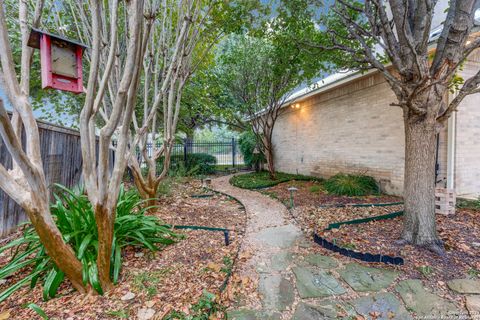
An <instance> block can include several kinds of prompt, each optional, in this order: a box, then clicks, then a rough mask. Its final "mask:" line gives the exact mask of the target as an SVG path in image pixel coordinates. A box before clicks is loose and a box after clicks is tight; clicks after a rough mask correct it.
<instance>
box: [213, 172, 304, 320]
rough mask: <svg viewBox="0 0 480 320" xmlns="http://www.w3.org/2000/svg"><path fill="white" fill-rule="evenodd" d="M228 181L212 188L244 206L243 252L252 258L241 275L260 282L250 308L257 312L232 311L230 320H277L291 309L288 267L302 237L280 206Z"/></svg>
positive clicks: (292, 287) (219, 181) (292, 295)
mask: <svg viewBox="0 0 480 320" xmlns="http://www.w3.org/2000/svg"><path fill="white" fill-rule="evenodd" d="M230 178H231V176H225V177H220V178H216V179H213V180H212V188H213V189H215V190H217V191H221V192H224V193H227V194H229V195H231V196H233V197H235V198H237V199H238V200H239V201H241V202H242V204H243V205H244V206H245V209H246V212H247V217H248V219H247V226H246V232H245V235H244V238H243V242H242V251H244V252H249V253H252V254H253V255H252V256H251V257H250V258H249V259H248V261H247V262H246V263H244V264H242V270H240V273H242V276H249V277H253V278H257V279H258V280H259V283H258V294H259V297H260V299H261V301H260V302H259V303H258V304H257V305H254V306H253V307H254V309H258V310H255V311H254V310H250V308H249V310H239V311H234V312H231V314H232V318H234V319H245V320H249V319H276V318H278V319H280V318H281V315H282V314H283V313H288V312H289V311H288V310H290V309H293V304H294V301H295V285H294V284H293V283H292V282H291V281H290V280H289V279H293V278H294V277H293V274H292V272H291V270H290V269H288V267H289V265H290V264H291V263H292V259H293V250H294V248H295V247H296V243H297V242H298V241H300V240H301V239H302V237H303V234H302V232H301V230H300V228H298V227H297V226H295V225H294V224H292V223H291V222H290V220H289V219H288V210H287V208H286V207H285V206H284V205H283V204H281V203H280V202H278V201H276V200H275V199H272V198H270V197H267V196H265V195H262V194H261V193H259V192H256V191H250V190H245V189H240V188H237V187H234V186H232V185H230V183H229V180H230ZM286 317H288V316H287V315H286ZM283 318H285V316H284V317H283Z"/></svg>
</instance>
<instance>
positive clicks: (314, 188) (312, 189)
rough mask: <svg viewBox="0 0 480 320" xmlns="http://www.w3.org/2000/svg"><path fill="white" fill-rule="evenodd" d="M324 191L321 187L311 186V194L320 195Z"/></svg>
mask: <svg viewBox="0 0 480 320" xmlns="http://www.w3.org/2000/svg"><path fill="white" fill-rule="evenodd" d="M321 190H322V188H321V187H320V186H311V187H310V192H311V193H319V192H320V191H321Z"/></svg>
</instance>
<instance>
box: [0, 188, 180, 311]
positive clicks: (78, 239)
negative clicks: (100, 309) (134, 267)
mask: <svg viewBox="0 0 480 320" xmlns="http://www.w3.org/2000/svg"><path fill="white" fill-rule="evenodd" d="M57 188H58V192H57V193H56V195H55V199H56V202H55V203H54V204H53V205H52V206H51V212H52V215H53V217H54V219H55V222H56V224H57V227H58V228H59V230H60V231H61V233H62V235H63V237H64V239H65V241H66V242H67V243H68V244H70V245H71V246H72V248H73V250H74V252H75V254H76V256H77V257H78V259H79V260H80V261H81V262H82V266H83V269H82V276H83V281H84V283H88V284H90V285H91V286H92V287H93V288H94V289H95V290H96V291H97V292H98V293H100V294H102V293H103V290H102V287H101V285H100V283H99V280H98V270H97V268H96V263H95V261H96V259H97V246H98V236H97V227H96V224H95V218H94V211H93V209H92V206H91V204H90V202H89V201H88V198H87V196H86V195H85V194H84V193H83V192H82V191H81V190H76V191H74V190H70V189H67V188H65V187H62V186H57ZM146 210H148V208H147V207H145V206H144V201H142V199H141V198H140V196H139V195H138V192H136V191H135V190H134V189H132V190H129V191H125V190H124V188H123V187H122V188H121V190H120V194H119V197H118V204H117V215H116V220H115V229H114V240H113V249H112V252H113V254H112V257H111V265H112V269H111V277H112V280H113V282H114V283H117V282H118V277H119V274H120V269H121V266H122V250H123V249H124V248H125V247H126V246H132V247H140V248H148V249H149V250H152V251H155V250H159V249H160V248H162V247H164V246H165V245H169V244H172V243H173V242H174V239H175V238H176V235H175V234H174V233H173V232H172V231H171V230H170V229H169V228H168V227H166V226H164V223H163V222H162V221H161V220H160V219H158V218H157V217H152V216H147V215H145V211H146ZM6 250H10V251H12V252H14V254H13V256H12V258H11V260H10V261H9V262H8V263H7V264H6V265H4V266H3V267H2V268H1V269H0V279H6V278H8V277H9V276H11V275H12V274H14V273H16V272H25V271H27V270H25V268H27V267H28V268H30V272H29V273H26V275H25V276H24V277H23V278H20V280H19V281H18V282H15V283H13V284H12V285H11V286H10V287H8V288H7V289H5V290H4V291H3V292H2V293H0V302H1V301H3V300H5V299H6V298H8V297H9V296H10V295H11V294H12V293H13V292H15V290H18V289H19V288H21V287H22V286H23V285H26V284H28V283H29V284H30V287H31V288H33V287H35V285H36V284H37V283H38V282H42V287H43V294H42V296H43V299H44V300H48V299H49V298H53V297H55V295H56V293H57V290H58V288H59V287H60V285H61V284H62V282H63V281H64V277H65V275H64V274H63V272H62V271H61V270H59V269H58V267H57V266H56V265H55V263H54V262H53V261H52V260H51V258H50V257H49V256H48V255H47V254H46V251H45V247H44V246H43V245H42V243H41V242H40V239H39V237H38V235H37V234H36V232H35V229H34V228H33V227H32V226H31V225H30V224H26V225H25V228H24V230H23V232H22V235H21V236H20V237H19V238H17V239H15V240H13V241H11V242H9V243H7V244H6V245H4V246H3V247H1V248H0V253H1V252H4V251H6ZM27 272H28V271H27ZM24 274H25V273H24Z"/></svg>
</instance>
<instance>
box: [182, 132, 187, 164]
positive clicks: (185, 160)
mask: <svg viewBox="0 0 480 320" xmlns="http://www.w3.org/2000/svg"><path fill="white" fill-rule="evenodd" d="M187 143H188V139H186V138H185V139H183V162H184V163H185V165H187V152H188V147H187Z"/></svg>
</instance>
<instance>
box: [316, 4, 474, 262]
mask: <svg viewBox="0 0 480 320" xmlns="http://www.w3.org/2000/svg"><path fill="white" fill-rule="evenodd" d="M436 4H437V1H435V0H418V1H405V0H390V1H383V0H365V1H364V2H357V1H350V0H337V1H336V2H335V4H334V5H333V6H332V7H331V8H330V10H329V14H328V17H327V18H326V19H325V21H323V23H324V25H325V27H326V32H325V33H322V35H321V36H320V38H319V40H318V42H317V47H319V48H324V49H330V50H337V53H338V55H337V56H338V57H339V58H341V59H342V61H337V62H339V65H343V66H347V67H353V68H356V69H372V68H373V69H376V70H378V71H379V72H380V73H381V74H382V75H383V76H384V78H385V80H386V82H387V83H388V84H389V86H390V87H391V89H392V91H393V92H394V93H395V96H396V98H397V101H395V102H392V106H394V107H400V108H401V109H402V110H403V123H404V127H405V181H404V198H405V216H404V229H403V234H402V240H401V242H403V243H412V244H415V245H420V246H425V247H427V248H429V249H431V250H432V251H434V252H437V253H440V254H442V253H443V250H444V249H443V245H442V243H441V241H440V239H439V237H438V234H437V230H436V225H435V211H434V208H435V197H434V195H435V148H436V144H435V139H436V134H437V133H438V132H439V129H440V128H441V127H442V126H444V125H445V123H446V120H447V119H448V118H449V117H450V115H451V114H452V113H453V112H455V111H456V110H457V107H458V105H459V104H460V102H461V101H462V100H463V99H464V98H465V97H466V96H467V95H470V94H473V93H477V92H480V88H479V84H480V72H477V73H476V74H475V75H474V76H472V77H470V78H468V79H460V78H459V77H458V76H457V74H456V73H457V71H458V69H459V67H460V66H461V65H462V63H463V62H464V61H465V60H466V59H467V57H468V56H469V55H470V54H471V53H472V52H473V51H475V50H476V49H477V48H479V47H480V38H474V37H472V31H473V28H474V16H475V11H476V10H477V8H478V7H479V4H480V3H479V1H476V0H450V2H449V7H448V10H447V12H446V19H445V21H444V23H443V30H442V32H441V35H440V38H439V39H438V40H436V41H434V42H432V41H431V39H430V32H431V25H432V19H433V16H434V12H435V6H436ZM450 91H455V95H454V96H453V98H452V99H448V95H449V92H450Z"/></svg>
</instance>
